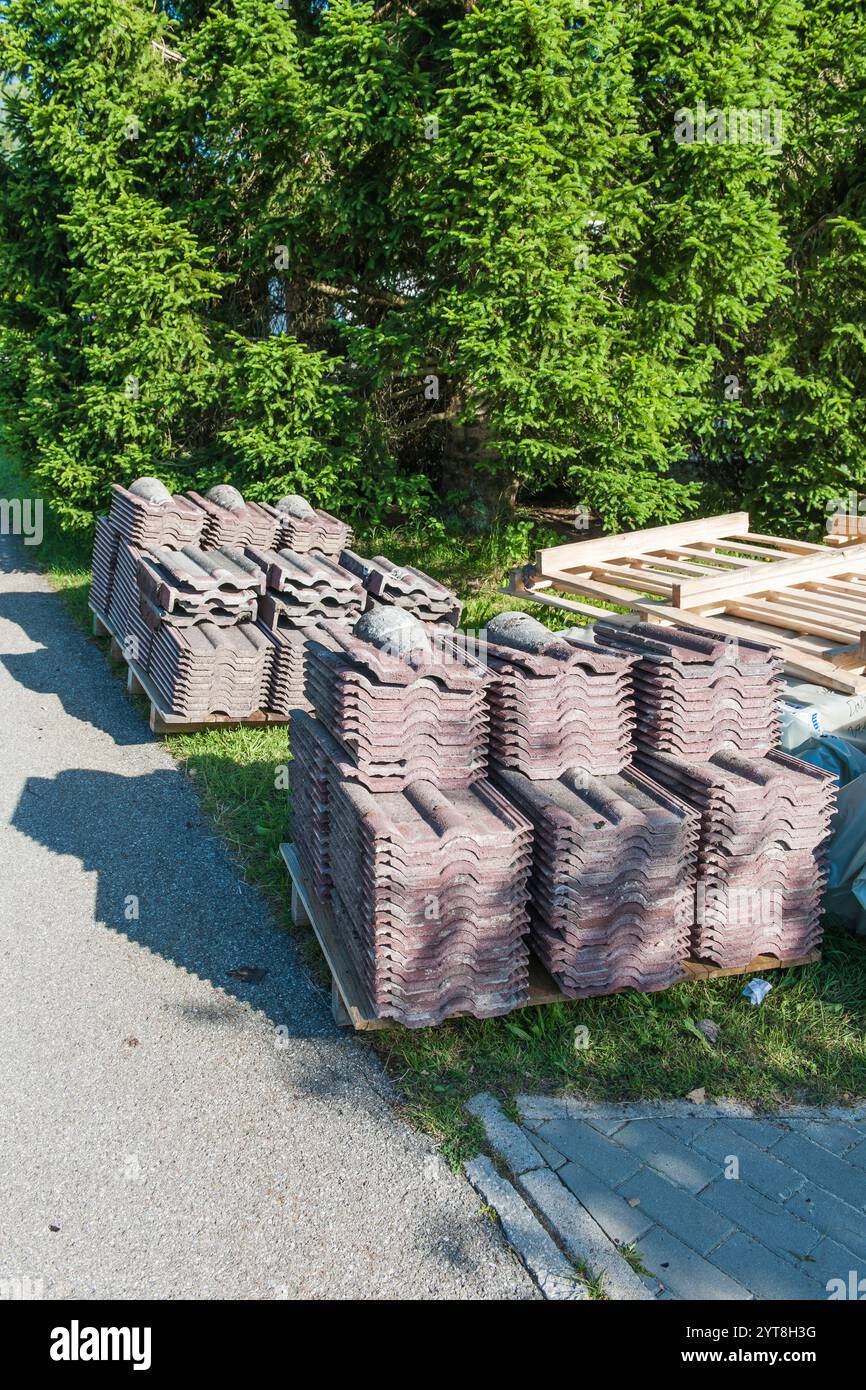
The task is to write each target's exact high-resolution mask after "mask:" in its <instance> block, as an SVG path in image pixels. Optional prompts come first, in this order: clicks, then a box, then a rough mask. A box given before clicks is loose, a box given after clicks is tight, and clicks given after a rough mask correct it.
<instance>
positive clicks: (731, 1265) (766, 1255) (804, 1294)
mask: <svg viewBox="0 0 866 1390" xmlns="http://www.w3.org/2000/svg"><path fill="white" fill-rule="evenodd" d="M708 1258H709V1259H710V1260H711V1261H712V1263H713V1264H715V1265H718V1267H719V1269H722V1270H724V1272H725V1273H726V1274H729V1275H730V1276H731V1278H732V1279H737V1280H738V1281H739V1282H740V1283H741V1284H743V1285H745V1286H746V1287H747V1288H750V1289H751V1290H752V1293H753V1294H755V1295H756V1296H757V1297H758V1298H772V1299H780V1298H781V1299H816V1298H822V1297H824V1293H823V1291H822V1289H821V1286H820V1284H818V1283H817V1282H816V1280H814V1279H812V1278H810V1277H809V1276H808V1275H806V1274H804V1273H802V1272H801V1269H800V1268H798V1267H796V1266H795V1265H793V1264H791V1262H790V1261H789V1260H783V1259H782V1258H781V1256H779V1255H776V1254H774V1253H773V1251H772V1250H768V1249H767V1247H766V1245H761V1243H760V1241H757V1240H754V1239H753V1238H752V1237H751V1236H747V1235H746V1234H745V1232H743V1231H738V1232H737V1233H736V1234H735V1235H732V1236H729V1237H728V1239H727V1240H725V1241H723V1242H722V1244H721V1245H719V1246H717V1247H716V1249H715V1250H714V1251H713V1253H712V1254H711V1255H710V1256H709V1257H708Z"/></svg>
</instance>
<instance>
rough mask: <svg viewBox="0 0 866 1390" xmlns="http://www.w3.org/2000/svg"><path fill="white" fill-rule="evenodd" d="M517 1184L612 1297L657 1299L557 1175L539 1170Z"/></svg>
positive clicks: (568, 1251)
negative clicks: (601, 1281)
mask: <svg viewBox="0 0 866 1390" xmlns="http://www.w3.org/2000/svg"><path fill="white" fill-rule="evenodd" d="M518 1182H519V1184H520V1187H521V1190H522V1191H523V1192H525V1193H526V1195H527V1196H528V1197H529V1199H530V1201H531V1202H532V1203H533V1204H534V1205H535V1207H536V1208H537V1210H538V1211H540V1212H541V1214H542V1216H543V1217H544V1219H545V1221H546V1222H547V1224H548V1226H549V1227H550V1228H551V1229H552V1230H554V1231H555V1232H556V1237H557V1240H558V1241H559V1242H560V1244H561V1245H562V1246H563V1248H564V1249H565V1250H566V1251H567V1253H568V1254H569V1255H570V1256H571V1258H572V1259H573V1260H575V1261H576V1262H578V1263H579V1264H582V1265H585V1266H586V1268H587V1269H588V1270H589V1272H590V1274H591V1275H593V1277H594V1278H599V1277H601V1278H602V1279H603V1280H604V1290H605V1293H606V1294H607V1295H608V1297H609V1298H615V1299H631V1300H637V1301H641V1300H649V1299H652V1298H654V1297H655V1294H654V1293H653V1292H652V1291H651V1290H650V1289H649V1288H647V1286H646V1284H645V1283H644V1281H643V1279H641V1278H640V1276H639V1275H637V1274H635V1272H634V1270H633V1269H632V1268H631V1267H630V1265H628V1264H626V1262H625V1260H624V1259H623V1257H622V1255H620V1253H619V1251H618V1250H617V1248H616V1246H615V1245H614V1244H613V1241H611V1240H610V1239H609V1237H608V1236H607V1235H605V1233H604V1231H603V1230H602V1229H601V1227H600V1226H599V1225H598V1223H597V1222H596V1221H594V1220H593V1219H592V1217H591V1216H590V1215H589V1212H588V1211H586V1209H585V1208H584V1207H583V1206H582V1205H581V1203H580V1202H579V1201H578V1200H577V1198H576V1197H575V1196H573V1194H572V1193H571V1192H569V1191H568V1188H566V1187H565V1186H563V1184H562V1183H561V1182H560V1180H559V1178H558V1177H557V1175H556V1174H555V1173H551V1171H550V1169H549V1168H548V1169H539V1170H537V1171H535V1172H532V1173H524V1174H523V1176H522V1177H521V1178H519V1179H518Z"/></svg>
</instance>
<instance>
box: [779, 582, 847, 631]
mask: <svg viewBox="0 0 866 1390" xmlns="http://www.w3.org/2000/svg"><path fill="white" fill-rule="evenodd" d="M766 597H767V598H769V599H770V600H771V601H772V602H774V603H776V602H778V603H783V604H784V603H792V604H793V605H794V607H795V608H799V609H800V610H801V611H804V612H812V613H817V614H819V615H821V614H823V615H824V616H826V617H838V618H841V619H842V620H843V621H845V622H849V623H853V624H854V627H855V628H857V629H858V630H859V629H860V628H862V627H863V626H864V624H866V606H864V604H863V603H862V602H861V601H860V599H856V598H850V597H849V596H848V595H846V594H835V593H832V594H828V593H826V592H825V591H824V589H823V588H822V587H821V585H820V584H818V585H816V587H815V588H814V589H809V588H806V589H799V588H798V589H778V590H774V589H770V590H768V592H767V595H766Z"/></svg>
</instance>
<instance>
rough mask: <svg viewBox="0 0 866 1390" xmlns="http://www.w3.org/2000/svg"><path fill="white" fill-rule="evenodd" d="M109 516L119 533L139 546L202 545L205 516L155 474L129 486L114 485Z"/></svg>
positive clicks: (198, 508)
mask: <svg viewBox="0 0 866 1390" xmlns="http://www.w3.org/2000/svg"><path fill="white" fill-rule="evenodd" d="M109 519H110V521H111V524H112V526H113V527H114V528H115V530H116V531H117V532H118V533H119V535H120V536H121V537H122V538H123V539H124V540H126V541H129V542H130V544H131V545H134V546H136V547H137V548H138V549H139V550H144V549H145V548H146V547H147V546H149V545H170V546H181V545H199V544H200V543H201V536H202V528H203V526H204V520H205V519H204V516H203V515H202V512H201V508H200V507H197V506H196V505H195V503H194V502H191V501H190V500H189V498H188V497H183V496H181V495H180V494H177V495H175V496H174V497H173V496H172V495H171V493H170V492H169V490H168V488H167V487H166V486H165V485H164V484H163V483H161V482H159V480H158V479H156V478H138V479H137V480H136V482H134V483H133V484H132V486H131V487H130V488H125V487H121V486H120V484H119V483H112V485H111V511H110V513H109Z"/></svg>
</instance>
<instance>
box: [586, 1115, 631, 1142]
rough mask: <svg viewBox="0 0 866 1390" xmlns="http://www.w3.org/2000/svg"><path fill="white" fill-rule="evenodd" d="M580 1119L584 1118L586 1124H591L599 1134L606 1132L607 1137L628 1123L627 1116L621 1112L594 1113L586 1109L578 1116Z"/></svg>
mask: <svg viewBox="0 0 866 1390" xmlns="http://www.w3.org/2000/svg"><path fill="white" fill-rule="evenodd" d="M580 1119H582V1120H585V1121H586V1123H587V1124H588V1125H592V1127H593V1129H597V1130H598V1132H599V1134H606V1135H608V1137H609V1136H610V1135H611V1134H616V1132H617V1130H618V1129H622V1127H623V1125H624V1124H627V1123H628V1119H629V1117H628V1116H627V1115H623V1114H622V1113H620V1114H618V1115H617V1114H613V1115H610V1114H608V1115H605V1114H599V1115H596V1114H594V1113H593V1112H592V1111H586V1112H584V1114H582V1115H581V1116H580Z"/></svg>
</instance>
